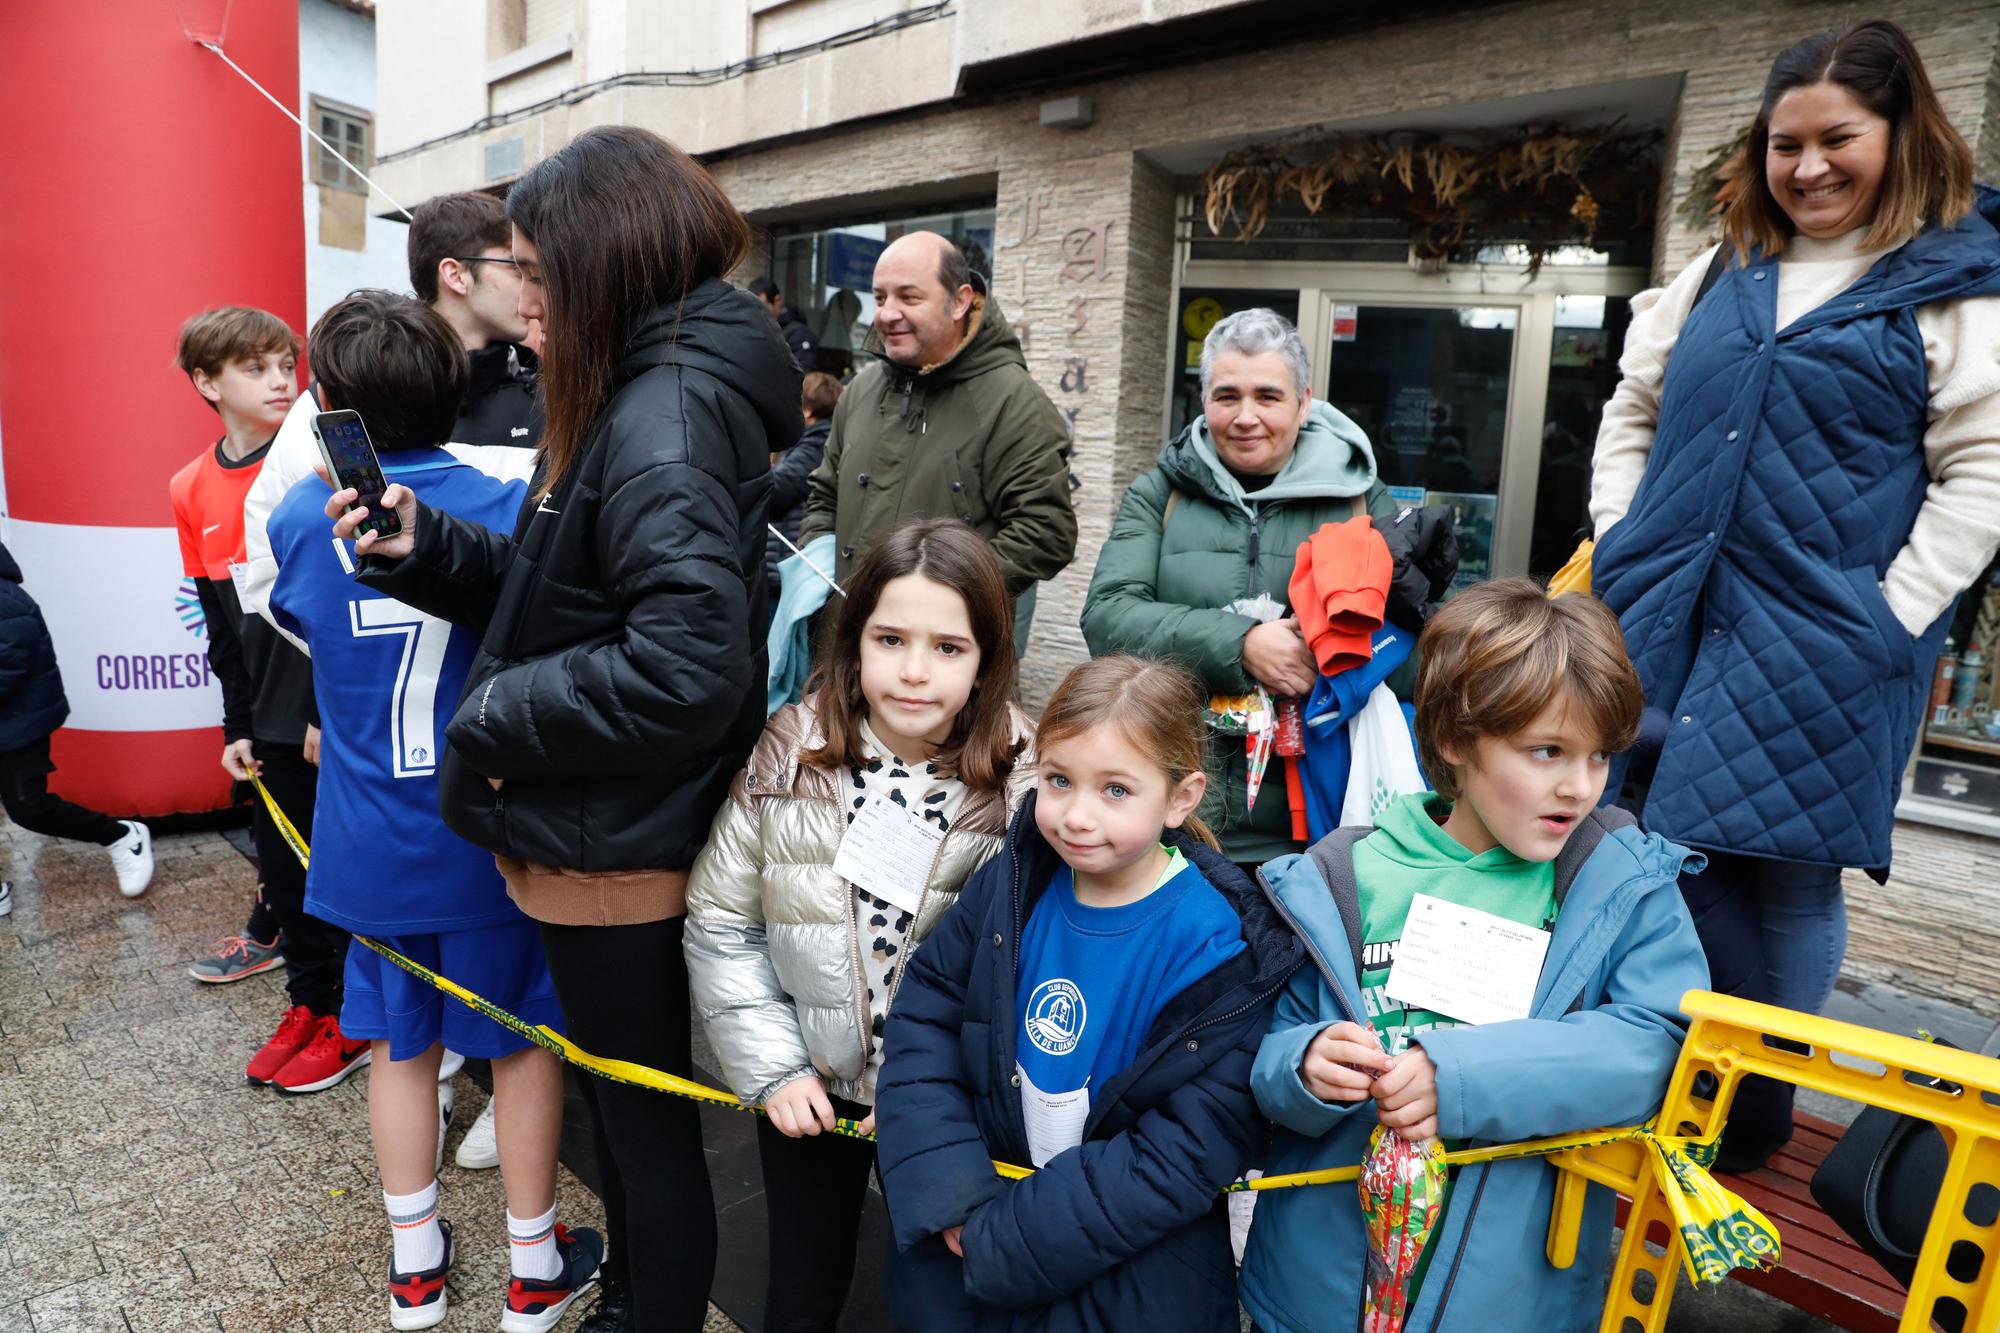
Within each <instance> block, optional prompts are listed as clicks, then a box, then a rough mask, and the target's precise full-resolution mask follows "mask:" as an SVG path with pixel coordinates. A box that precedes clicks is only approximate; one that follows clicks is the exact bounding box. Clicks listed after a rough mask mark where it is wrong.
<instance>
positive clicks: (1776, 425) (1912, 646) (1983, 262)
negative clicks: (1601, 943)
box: [1590, 20, 2000, 1169]
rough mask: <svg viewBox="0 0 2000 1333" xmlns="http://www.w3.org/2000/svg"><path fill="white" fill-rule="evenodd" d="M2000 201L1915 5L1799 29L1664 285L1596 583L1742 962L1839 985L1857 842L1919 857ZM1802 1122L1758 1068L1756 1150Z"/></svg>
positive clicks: (1701, 920) (1737, 1142)
mask: <svg viewBox="0 0 2000 1333" xmlns="http://www.w3.org/2000/svg"><path fill="white" fill-rule="evenodd" d="M1996 223H2000V194H1995V193H1994V192H1992V191H1989V190H1986V189H1984V188H1975V187H1974V185H1973V184H1972V157H1971V154H1970V152H1969V151H1968V150H1967V148H1966V145H1965V141H1964V140H1963V139H1962V138H1960V137H1959V134H1958V132H1957V131H1956V130H1954V129H1953V128H1952V127H1951V125H1950V123H1949V122H1948V121H1947V120H1946V119H1945V115H1944V111H1943V109H1942V108H1941V107H1940V106H1939V104H1938V100H1937V96H1936V94H1935V93H1934V92H1933V91H1932V89H1931V84H1930V79H1929V77H1928V76H1927V75H1926V74H1925V72H1924V66H1923V61H1922V60H1921V59H1920V58H1919V56H1918V55H1917V52H1916V48H1915V47H1914V46H1913V45H1912V44H1911V42H1910V39H1909V38H1908V36H1907V35H1905V34H1904V32H1903V31H1902V30H1901V29H1900V28H1898V27H1897V26H1896V25H1895V24H1893V23H1888V22H1885V21H1880V20H1877V21H1871V22H1867V23H1860V24H1856V25H1855V26H1853V27H1851V28H1848V29H1846V30H1845V31H1843V32H1840V33H1831V32H1829V33H1823V34H1820V35H1818V36H1814V37H1809V38H1806V39H1805V40H1804V41H1801V42H1799V43H1797V44H1796V45H1794V46H1792V47H1790V48H1789V49H1787V50H1786V51H1785V52H1783V53H1782V54H1781V55H1779V56H1778V58H1777V60H1776V61H1775V62H1774V63H1773V65H1772V66H1771V73H1770V77H1769V79H1768V80H1767V81H1766V83H1765V86H1764V96H1763V101H1762V104H1761V105H1760V106H1759V108H1758V112H1757V119H1756V122H1755V124H1754V126H1753V127H1752V129H1751V132H1750V142H1749V149H1748V157H1747V160H1746V166H1745V177H1744V179H1743V182H1742V189H1741V192H1740V193H1739V194H1738V195H1737V197H1736V198H1735V199H1734V200H1733V201H1732V202H1731V204H1730V207H1729V211H1728V213H1727V215H1726V216H1725V219H1724V231H1725V240H1724V243H1723V245H1722V246H1721V247H1720V248H1719V249H1718V250H1716V251H1710V252H1709V253H1708V254H1704V255H1702V256H1701V257H1699V258H1697V259H1696V260H1695V262H1694V263H1692V264H1690V265H1689V266H1688V267H1687V269H1686V270H1685V271H1683V272H1682V273H1681V274H1680V276H1679V277H1677V278H1676V279H1674V281H1673V282H1671V283H1669V284H1668V285H1667V286H1666V287H1665V288H1664V289H1661V290H1658V291H1652V292H1647V293H1645V294H1643V295H1641V296H1639V297H1637V298H1635V299H1634V301H1633V304H1632V309H1633V319H1632V325H1631V330H1630V333H1629V334H1628V335H1627V342H1626V348H1625V354H1624V358H1623V360H1622V361H1621V363H1620V370H1621V371H1622V372H1623V379H1622V381H1621V382H1620V384H1619V386H1618V389H1617V392H1616V393H1615V394H1614V395H1613V396H1612V399H1611V401H1610V403H1608V404H1607V405H1606V407H1605V411H1604V423H1603V427H1602V429H1601V430H1600V432H1599V434H1598V439H1597V452H1596V460H1595V468H1594V475H1593V478H1592V485H1591V506H1590V507H1591V518H1592V521H1593V522H1594V524H1595V526H1596V530H1597V537H1598V544H1597V549H1596V553H1595V558H1594V565H1595V569H1594V584H1595V591H1596V592H1597V593H1598V594H1599V595H1600V596H1602V597H1603V599H1604V600H1605V602H1607V603H1608V604H1609V605H1610V606H1611V608H1612V609H1613V610H1615V611H1616V612H1618V615H1619V618H1620V621H1621V623H1622V624H1623V626H1624V630H1625V637H1626V642H1627V646H1628V648H1629V650H1630V652H1631V654H1632V660H1633V661H1634V663H1635V664H1636V665H1637V666H1638V668H1639V673H1640V678H1641V680H1642V681H1643V683H1644V685H1645V687H1646V695H1647V700H1648V703H1649V704H1650V706H1651V707H1652V708H1654V709H1657V710H1660V712H1661V713H1662V714H1664V718H1665V727H1664V739H1663V741H1662V744H1661V747H1660V750H1659V754H1658V762H1657V765H1656V766H1655V767H1654V768H1653V769H1652V772H1651V773H1650V774H1642V773H1639V772H1637V771H1636V770H1635V771H1634V772H1633V773H1631V774H1630V775H1629V776H1630V777H1631V779H1632V780H1631V781H1630V782H1629V783H1628V784H1627V785H1626V788H1625V791H1624V797H1623V799H1624V801H1625V803H1627V804H1629V805H1630V806H1631V807H1632V808H1633V809H1634V810H1635V811H1636V812H1638V813H1639V815H1640V817H1641V819H1642V821H1643V822H1644V824H1645V826H1646V827H1647V828H1648V829H1650V830H1652V831H1653V832H1656V833H1660V834H1663V835H1665V836H1666V837H1668V838H1671V839H1673V840H1674V841H1676V842H1680V843H1684V844H1687V845H1690V846H1694V847H1699V848H1701V849H1703V850H1704V851H1706V852H1708V854H1709V863H1708V869H1707V870H1706V872H1704V873H1702V874H1701V875H1700V876H1699V877H1695V876H1687V877H1684V878H1683V880H1682V892H1683V893H1684V894H1685V896H1686V898H1687V901H1688V906H1689V909H1690V910H1691V911H1692V913H1693V915H1694V919H1695V924H1696V926H1697V927H1698V928H1699V929H1700V932H1701V938H1702V943H1703V945H1704V947H1705V948H1706V949H1707V951H1708V956H1709V966H1710V969H1711V971H1712V973H1713V975H1714V978H1715V984H1716V988H1717V989H1718V990H1723V991H1727V992H1729V993H1732V994H1737V995H1742V996H1746V997H1748V998H1751V999H1756V1000H1762V1001H1765V1002H1768V1003H1772V1004H1780V1005H1784V1006H1786V1007H1788V1008H1792V1009H1800V1010H1805V1011H1808V1012H1817V1011H1818V1010H1819V1008H1820V1006H1821V1005H1822V1004H1824V1003H1825V1001H1826V997H1827V995H1828V994H1829V993H1830V992H1831V991H1832V988H1833V983H1834V981H1835V979H1836V978H1837V977H1838V976H1839V973H1840V963H1841V958H1842V956H1843V955H1844V954H1845V952H1846V948H1847V918H1846V909H1845V906H1844V903H1843V901H1842V897H1841V881H1840V876H1841V870H1842V868H1843V867H1849V866H1852V867H1858V868H1860V869H1863V870H1866V871H1867V872H1868V873H1869V874H1870V875H1871V876H1873V877H1874V878H1875V879H1876V880H1878V881H1881V880H1884V879H1886V877H1887V875H1888V869H1889V855H1890V848H1889V834H1890V828H1891V825H1892V823H1893V821H1894V811H1895V805H1896V800H1897V797H1898V794H1899V791H1900V786H1901V774H1902V771H1903V765H1904V762H1905V761H1906V760H1907V759H1908V757H1909V753H1910V747H1911V745H1912V744H1913V743H1914V741H1915V737H1916V730H1917V726H1918V723H1919V721H1920V720H1921V717H1922V713H1923V708H1924V705H1925V702H1926V700H1927V698H1928V695H1929V691H1930V685H1931V676H1932V672H1933V669H1934V667H1935V664H1936V660H1937V654H1938V648H1939V644H1940V642H1941V641H1942V639H1943V637H1944V634H1945V632H1946V627H1947V625H1948V623H1949V621H1950V614H1949V612H1950V610H1951V608H1952V606H1953V604H1954V603H1955V602H1956V600H1957V598H1958V595H1959V593H1960V592H1962V591H1963V590H1964V589H1965V588H1966V587H1967V586H1968V585H1970V584H1971V583H1972V582H1973V581H1974V580H1975V579H1976V578H1977V577H1978V576H1979V574H1980V573H1981V571H1982V570H1983V569H1984V568H1985V567H1986V564H1987V562H1988V561H1990V560H1991V559H1992V558H1993V554H1994V551H1995V549H1996V547H2000V231H1996V229H1995V226H1996ZM1609 790H1611V791H1616V790H1618V783H1617V782H1616V781H1614V782H1613V783H1612V784H1611V787H1610V788H1609ZM1791 1131H1792V1117H1791V1087H1790V1085H1788V1084H1785V1085H1781V1084H1773V1083H1770V1082H1768V1081H1765V1080H1751V1081H1750V1083H1749V1084H1748V1085H1746V1086H1745V1087H1744V1088H1743V1089H1742V1090H1741V1091H1739V1093H1738V1095H1737V1097H1736V1101H1735V1104H1734V1107H1733V1109H1732V1112H1731V1116H1730V1130H1729V1133H1728V1136H1727V1137H1726V1139H1725V1141H1724V1146H1723V1152H1724V1156H1723V1165H1724V1167H1725V1169H1728V1168H1734V1169H1748V1168H1750V1167H1753V1166H1756V1165H1759V1164H1761V1163H1762V1162H1763V1161H1764V1160H1765V1159H1766V1158H1768V1157H1769V1156H1770V1154H1771V1153H1773V1152H1775V1151H1776V1150H1777V1148H1778V1147H1780V1146H1781V1145H1782V1144H1783V1143H1784V1142H1785V1141H1786V1140H1787V1139H1789V1138H1790V1137H1791Z"/></svg>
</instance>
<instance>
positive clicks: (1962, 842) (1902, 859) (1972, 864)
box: [1846, 823, 2000, 1014]
mask: <svg viewBox="0 0 2000 1333" xmlns="http://www.w3.org/2000/svg"><path fill="white" fill-rule="evenodd" d="M1895 856H1896V859H1895V863H1894V864H1893V865H1892V866H1891V867H1890V872H1889V882H1888V883H1887V884H1877V883H1875V881H1874V880H1872V879H1869V878H1868V877H1867V876H1866V875H1863V874H1861V873H1860V872H1859V871H1854V870H1850V871H1848V872H1847V876H1846V889H1847V967H1846V972H1847V974H1848V975H1849V976H1856V977H1861V978H1863V979H1865V980H1868V981H1886V982H1890V983H1892V984H1894V985H1897V986H1903V987H1906V988H1908V989H1910V990H1914V991H1921V992H1923V993H1924V994H1926V995H1935V996H1939V997H1941V998H1943V999H1947V1000H1950V1001H1952V1002H1953V1003H1955V1004H1961V1005H1964V1006H1965V1007H1967V1008H1969V1009H1973V1010H1976V1011H1977V1012H1979V1013H1983V1014H2000V842H1995V841H1994V840H1993V839H1992V838H1983V837H1980V836H1978V835H1977V834H1972V833H1955V832H1952V831H1951V830H1949V829H1940V828H1931V827H1928V826H1926V825H1922V824H1908V823H1902V824H1898V825H1896V835H1895Z"/></svg>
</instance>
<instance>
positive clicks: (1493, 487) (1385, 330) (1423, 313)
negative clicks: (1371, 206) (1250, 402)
mask: <svg viewBox="0 0 2000 1333" xmlns="http://www.w3.org/2000/svg"><path fill="white" fill-rule="evenodd" d="M1518 323H1519V316H1518V312H1517V311H1516V310H1515V309H1514V308H1513V307H1512V306H1475V305H1465V306H1396V305H1386V304H1385V305H1376V304H1367V303H1363V304H1358V305H1355V306H1351V307H1345V308H1337V310H1336V317H1335V327H1334V331H1333V342H1332V345H1331V346H1330V348H1328V350H1327V351H1326V352H1325V353H1323V355H1325V356H1327V357H1328V362H1327V369H1328V374H1327V387H1326V396H1327V400H1328V401H1329V402H1331V403H1332V404H1333V405H1334V406H1335V407H1337V408H1339V409H1340V410H1341V411H1342V412H1345V413H1346V414H1347V415H1348V416H1349V417H1350V418H1352V419H1353V421H1354V424H1355V425H1357V426H1359V427H1361V429H1362V431H1363V432H1364V433H1365V434H1366V435H1367V436H1368V439H1369V441H1370V442H1371V443H1372V444H1373V445H1374V446H1375V471H1376V475H1377V476H1379V477H1380V478H1381V479H1382V481H1383V482H1384V483H1385V484H1386V485H1387V486H1388V488H1389V493H1390V494H1391V495H1392V496H1394V497H1395V498H1396V499H1397V500H1398V501H1399V502H1401V503H1404V504H1413V505H1448V506H1450V507H1451V509H1452V511H1453V513H1454V515H1455V518H1456V526H1457V533H1458V556H1459V560H1458V577H1457V578H1456V579H1454V580H1453V582H1452V586H1453V587H1455V588H1459V587H1464V586H1466V585H1468V584H1472V583H1477V582H1479V581H1480V580H1481V579H1484V578H1487V577H1488V576H1489V575H1490V573H1491V570H1492V561H1493V524H1494V519H1495V518H1496V517H1497V513H1498V504H1499V493H1500V466H1501V454H1502V448H1503V445H1504V444H1505V441H1506V435H1507V394H1508V386H1509V382H1510V380H1511V378H1512V373H1513V361H1514V337H1515V332H1516V328H1517V326H1518Z"/></svg>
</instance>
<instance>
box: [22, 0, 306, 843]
mask: <svg viewBox="0 0 2000 1333" xmlns="http://www.w3.org/2000/svg"><path fill="white" fill-rule="evenodd" d="M298 23H299V18H298V7H297V6H296V5H293V4H270V3H251V4H229V3H215V2H213V0H178V3H173V2H171V0H147V2H146V3H140V4H136V5H135V4H132V3H130V2H129V0H63V3H49V4H39V3H36V4H8V5H5V6H4V7H0V162H4V163H5V164H6V167H5V171H4V175H0V497H4V507H5V512H6V514H7V522H6V529H5V539H6V542H7V545H8V547H9V549H10V550H12V551H13V553H14V555H15V556H16V558H18V559H19V561H20V563H21V567H22V570H23V572H24V573H25V575H26V578H27V586H28V589H29V591H31V592H32V593H33V594H34V595H35V597H36V599H37V600H38V601H39V602H40V603H41V605H42V610H43V613H44V614H45V615H46V616H47V618H48V621H49V626H50V630H51V632H52V633H53V635H54V637H55V641H56V652H57V655H58V657H59V658H60V659H61V663H62V672H63V685H64V687H65V689H66V690H67V691H68V693H69V700H70V718H69V724H68V725H67V726H65V727H64V728H63V729H62V730H61V731H59V732H57V733H56V737H55V742H54V749H55V758H56V763H57V764H58V765H59V767H60V770H61V771H60V772H59V773H58V774H57V775H56V779H55V781H54V782H53V783H52V784H51V785H52V786H53V787H54V788H55V790H57V791H59V792H61V793H62V794H63V795H66V796H68V797H70V798H71V799H73V800H78V801H82V802H85V803H87V804H90V805H93V806H96V807H98V808H100V809H103V810H106V811H108V812H111V813H115V814H121V815H131V814H139V815H160V814H166V813H171V812H175V811H197V810H210V809H214V808H216V807H218V806H220V805H222V804H223V803H224V802H225V801H226V800H227V799H228V787H229V783H228V778H227V776H226V775H225V774H224V773H223V771H222V768H221V766H220V765H219V764H218V763H217V759H218V758H219V756H220V755H221V753H222V728H221V719H222V701H221V693H220V691H219V690H218V689H217V688H216V685H215V683H214V681H213V679H212V678H211V677H210V675H209V672H208V664H207V658H206V650H207V639H206V638H205V630H206V627H205V626H204V625H203V624H202V623H201V612H200V608H199V606H197V605H194V604H193V597H192V589H191V586H190V587H184V586H183V582H182V575H181V562H180V552H179V546H178V543H177V541H176V539H175V536H174V529H173V511H172V509H171V507H170V505H169V503H168V500H167V480H168V478H169V477H171V476H172V475H173V474H174V472H175V471H176V470H177V469H178V468H180V467H181V466H182V465H183V464H184V463H186V462H187V461H188V460H189V459H190V458H192V457H194V455H195V453H196V451H197V450H199V449H200V448H201V447H202V446H203V445H204V444H205V443H210V442H213V441H214V440H215V439H216V437H217V436H218V435H219V434H220V433H221V431H220V427H219V425H218V423H217V420H216V417H215V414H214V412H212V411H211V410H210V409H209V408H208V406H207V405H206V404H204V403H203V402H202V401H201V400H200V399H199V398H198V397H197V396H196V395H195V392H194V390H193V389H192V388H190V387H189V385H188V383H187V380H186V379H185V378H184V377H183V376H182V375H181V374H180V373H179V372H178V371H177V370H175V369H174V365H173V353H174V337H175V334H176V333H177V332H178V331H179V329H180V325H181V322H182V321H183V320H185V319H186V318H187V317H188V316H189V315H190V314H193V313H194V312H195V311H197V310H201V309H204V308H206V307H208V306H212V305H224V304H234V305H256V306H262V307H263V308H265V309H267V310H270V311H272V312H274V313H276V314H277V315H279V316H281V317H282V318H283V319H284V320H285V321H286V322H287V323H289V324H291V325H292V326H293V327H294V328H299V327H300V325H301V323H302V321H303V320H304V318H305V249H304V244H305V221H304V204H303V191H302V190H301V188H300V162H301V155H300V147H299V133H298V130H297V129H296V127H294V126H293V125H292V124H291V123H290V122H289V121H287V120H286V119H285V118H284V117H283V116H282V115H281V114H279V112H278V111H277V109H276V108H274V107H272V106H271V104H270V103H269V102H266V101H265V100H264V99H263V98H262V97H260V96H258V94H257V93H256V91H255V90H254V89H252V88H251V87H250V86H249V85H248V84H246V83H245V82H244V81H243V80H242V79H240V78H239V77H238V76H237V75H236V74H234V73H233V72H231V70H230V69H229V67H228V66H227V65H225V64H223V62H222V61H221V60H219V59H217V58H216V56H215V54H214V53H213V52H210V51H207V50H204V49H203V48H202V47H200V46H198V45H196V44H195V42H194V41H193V40H191V38H190V30H191V31H192V32H193V33H194V34H196V35H200V36H203V37H204V38H207V39H210V40H213V39H214V38H215V37H216V36H218V35H219V36H220V37H221V38H222V44H223V46H224V47H225V49H226V50H227V51H228V52H229V55H230V58H231V59H233V60H235V61H236V63H237V64H239V65H241V66H242V67H243V68H244V69H245V70H247V71H248V72H249V73H250V74H251V75H252V76H254V77H255V78H256V79H257V80H258V82H260V83H262V84H263V85H264V86H265V87H267V88H269V89H270V90H271V92H272V93H273V94H274V95H275V96H277V97H278V98H279V99H280V100H281V101H284V102H286V103H287V104H295V103H296V102H297V100H298V70H299V50H298ZM301 331H303V330H301Z"/></svg>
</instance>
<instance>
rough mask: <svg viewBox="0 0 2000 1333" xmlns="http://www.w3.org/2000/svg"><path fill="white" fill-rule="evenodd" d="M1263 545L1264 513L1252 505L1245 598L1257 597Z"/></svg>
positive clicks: (1244, 571) (1244, 589) (1244, 584)
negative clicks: (1258, 568)
mask: <svg viewBox="0 0 2000 1333" xmlns="http://www.w3.org/2000/svg"><path fill="white" fill-rule="evenodd" d="M1263 543H1264V519H1263V511H1262V510H1261V509H1259V508H1258V507H1257V506H1256V505H1251V506H1250V545H1249V552H1250V558H1249V559H1248V560H1247V561H1246V562H1245V565H1244V570H1243V595H1244V596H1245V597H1255V596H1256V595H1257V559H1258V549H1259V548H1260V547H1261V546H1262V545H1263Z"/></svg>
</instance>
